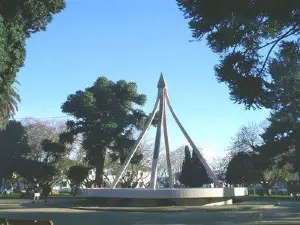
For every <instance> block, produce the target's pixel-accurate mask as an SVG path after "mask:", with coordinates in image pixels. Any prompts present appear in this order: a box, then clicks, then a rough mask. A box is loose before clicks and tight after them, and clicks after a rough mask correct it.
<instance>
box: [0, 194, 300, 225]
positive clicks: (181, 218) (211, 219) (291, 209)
mask: <svg viewBox="0 0 300 225" xmlns="http://www.w3.org/2000/svg"><path fill="white" fill-rule="evenodd" d="M275 203H276V201H270V200H268V201H259V202H245V203H243V204H240V205H235V206H232V207H231V208H232V209H231V210H226V207H225V208H224V207H223V209H225V210H221V209H222V207H217V208H219V210H215V209H217V208H211V209H214V210H208V209H205V210H203V209H202V210H192V211H187V212H180V211H179V212H178V211H176V212H126V211H123V212H122V211H121V212H111V211H99V209H98V210H95V209H93V210H92V209H88V208H85V210H78V209H74V208H66V205H71V206H72V205H73V206H75V205H77V204H78V200H72V199H56V200H52V199H51V200H50V202H49V203H48V204H44V203H38V204H32V203H31V202H30V201H28V200H25V201H24V200H8V201H7V200H6V201H4V200H0V216H1V217H9V218H26V219H43V220H48V219H52V220H53V221H54V223H55V225H65V224H84V225H92V224H97V225H98V224H105V225H106V224H109V225H127V224H137V225H146V224H147V225H150V224H151V225H152V224H157V225H158V224H165V225H166V224H168V225H171V224H172V225H183V224H187V225H188V224H219V225H227V224H228V225H229V224H265V223H264V222H267V221H268V223H267V224H299V222H298V221H300V202H297V201H281V202H280V206H274V204H275ZM268 205H269V207H265V206H268ZM245 206H247V207H249V206H250V207H251V209H249V208H248V209H246V208H245ZM169 208H173V207H169ZM175 208H176V207H175ZM229 208H230V207H227V209H229ZM270 222H271V223H270Z"/></svg>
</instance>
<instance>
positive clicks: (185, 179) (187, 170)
mask: <svg viewBox="0 0 300 225" xmlns="http://www.w3.org/2000/svg"><path fill="white" fill-rule="evenodd" d="M184 154H185V156H184V160H183V162H182V167H181V173H180V175H179V181H180V183H182V184H183V185H185V186H186V187H189V186H190V184H191V174H192V173H191V169H192V168H191V165H192V158H191V152H190V149H189V147H188V146H185V148H184Z"/></svg>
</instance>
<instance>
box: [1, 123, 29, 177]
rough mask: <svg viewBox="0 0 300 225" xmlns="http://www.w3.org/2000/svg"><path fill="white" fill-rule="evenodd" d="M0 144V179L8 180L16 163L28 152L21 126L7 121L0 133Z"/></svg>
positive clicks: (24, 133)
mask: <svg viewBox="0 0 300 225" xmlns="http://www.w3.org/2000/svg"><path fill="white" fill-rule="evenodd" d="M0 143H1V145H0V178H10V177H11V175H12V173H13V172H14V170H15V168H14V167H15V164H16V162H17V161H19V160H21V159H24V158H25V157H26V156H27V154H28V153H29V151H30V149H29V146H28V144H27V137H26V132H25V129H24V127H23V126H22V124H21V123H20V122H16V121H12V120H11V121H9V122H8V125H7V127H6V129H5V130H2V131H0Z"/></svg>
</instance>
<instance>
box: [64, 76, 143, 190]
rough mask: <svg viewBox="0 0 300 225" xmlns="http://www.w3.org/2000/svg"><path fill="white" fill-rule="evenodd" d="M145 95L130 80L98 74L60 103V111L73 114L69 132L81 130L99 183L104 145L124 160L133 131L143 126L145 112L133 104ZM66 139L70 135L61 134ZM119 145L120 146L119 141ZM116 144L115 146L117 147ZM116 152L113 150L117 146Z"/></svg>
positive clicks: (103, 157) (100, 181)
mask: <svg viewBox="0 0 300 225" xmlns="http://www.w3.org/2000/svg"><path fill="white" fill-rule="evenodd" d="M145 102H146V96H145V95H143V94H139V93H138V91H137V85H136V84H135V83H133V82H126V81H124V80H120V81H117V82H113V81H111V80H108V79H107V78H106V77H99V78H98V79H97V80H96V82H95V83H94V84H93V86H91V87H88V88H86V89H85V90H84V91H77V92H76V93H75V94H71V95H70V96H69V97H68V99H67V101H66V102H65V103H64V104H63V105H62V111H63V112H64V113H67V114H69V115H72V116H74V117H75V120H72V121H68V122H67V127H68V129H69V130H70V133H71V134H72V135H76V134H79V133H82V134H83V144H82V145H83V147H84V149H85V150H86V160H87V161H88V162H89V164H90V165H91V166H95V167H96V182H97V183H98V185H99V186H100V185H101V183H102V174H103V166H104V161H105V156H106V152H107V149H111V150H112V151H113V153H114V156H117V157H119V158H120V159H121V161H122V160H124V157H125V153H126V152H128V151H127V150H126V149H128V146H129V145H131V144H132V143H133V134H134V132H136V131H138V130H139V129H140V128H142V127H143V125H144V122H145V119H146V118H147V116H146V114H145V113H144V112H143V111H142V110H141V109H138V108H136V106H143V105H144V104H145ZM64 137H65V138H67V139H68V140H69V141H70V140H72V138H70V136H68V135H64ZM121 144H122V145H123V146H122V148H119V147H120V145H121ZM116 147H118V148H117V149H116ZM118 149H119V151H120V152H119V153H118V154H116V150H118Z"/></svg>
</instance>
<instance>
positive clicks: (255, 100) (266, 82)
mask: <svg viewBox="0 0 300 225" xmlns="http://www.w3.org/2000/svg"><path fill="white" fill-rule="evenodd" d="M177 3H178V5H179V7H180V9H181V10H182V11H183V12H184V15H185V17H186V18H187V19H189V26H190V28H191V30H192V32H193V37H194V38H195V39H196V40H201V39H203V38H206V40H207V43H208V45H209V46H210V48H211V49H212V50H213V51H214V52H217V53H220V54H221V60H220V63H219V64H218V65H216V67H215V71H216V76H217V79H218V80H219V81H220V82H224V83H225V84H227V86H228V87H229V89H230V96H231V99H232V100H234V101H235V102H237V103H243V104H245V105H246V106H247V108H250V107H261V106H263V107H272V103H273V100H274V99H276V98H273V97H274V96H272V94H270V92H276V85H277V84H276V80H272V79H270V73H271V71H270V69H271V68H270V69H269V70H267V69H266V67H267V66H268V61H269V60H270V57H271V56H272V55H274V54H272V53H273V51H275V50H276V49H277V47H278V45H280V46H281V48H285V46H284V45H286V44H291V45H293V44H295V42H293V41H292V40H295V39H297V38H298V35H299V33H300V19H299V18H300V16H299V15H300V12H299V8H300V2H299V1H298V0H291V1H288V2H287V1H284V0H277V1H273V0H264V1H260V0H255V1H250V0H247V1H239V0H228V1H219V0H191V1H186V0H177ZM216 6H218V7H216ZM264 55H265V56H264ZM263 56H264V57H263ZM275 58H276V59H279V57H278V56H275ZM273 79H274V78H273ZM274 85H275V86H274Z"/></svg>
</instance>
